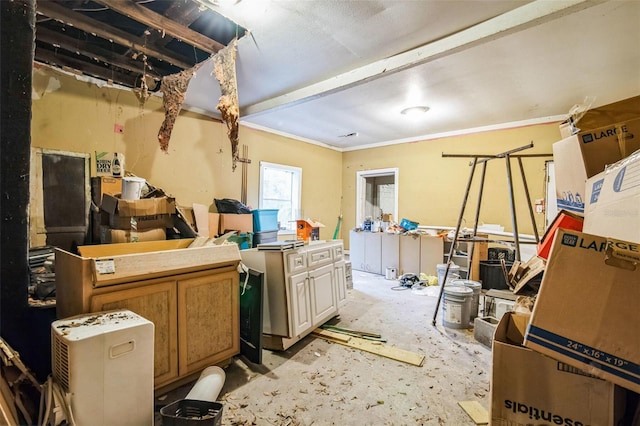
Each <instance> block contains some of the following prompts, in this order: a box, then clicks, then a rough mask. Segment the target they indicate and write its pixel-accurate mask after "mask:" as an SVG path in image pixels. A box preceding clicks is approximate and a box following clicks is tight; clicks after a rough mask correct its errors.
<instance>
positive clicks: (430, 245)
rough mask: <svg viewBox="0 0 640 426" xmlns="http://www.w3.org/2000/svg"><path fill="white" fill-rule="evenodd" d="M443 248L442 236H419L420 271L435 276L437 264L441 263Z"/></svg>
mask: <svg viewBox="0 0 640 426" xmlns="http://www.w3.org/2000/svg"><path fill="white" fill-rule="evenodd" d="M443 250H444V247H443V243H442V238H440V237H435V236H431V235H423V236H421V237H420V272H424V273H425V274H427V275H433V276H436V275H437V274H438V264H439V263H442V252H443Z"/></svg>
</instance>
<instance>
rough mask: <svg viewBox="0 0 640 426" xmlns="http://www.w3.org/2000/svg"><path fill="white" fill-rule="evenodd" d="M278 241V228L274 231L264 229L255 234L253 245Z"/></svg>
mask: <svg viewBox="0 0 640 426" xmlns="http://www.w3.org/2000/svg"><path fill="white" fill-rule="evenodd" d="M276 241H278V230H277V229H276V230H274V231H262V232H256V233H254V234H253V246H254V247H257V246H258V244H263V243H273V242H276Z"/></svg>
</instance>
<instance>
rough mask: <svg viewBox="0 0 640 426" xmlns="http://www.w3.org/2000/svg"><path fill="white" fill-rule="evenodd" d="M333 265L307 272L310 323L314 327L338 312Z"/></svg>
mask: <svg viewBox="0 0 640 426" xmlns="http://www.w3.org/2000/svg"><path fill="white" fill-rule="evenodd" d="M333 270H334V267H333V264H331V265H326V266H323V267H322V268H318V269H316V270H313V271H310V272H309V293H310V294H311V322H312V323H313V324H312V325H313V326H316V325H318V324H320V323H322V322H323V321H326V320H327V319H329V318H330V317H331V316H333V315H334V314H335V313H336V312H338V306H337V300H336V297H335V295H334V294H335V293H334V284H333V279H334V271H333Z"/></svg>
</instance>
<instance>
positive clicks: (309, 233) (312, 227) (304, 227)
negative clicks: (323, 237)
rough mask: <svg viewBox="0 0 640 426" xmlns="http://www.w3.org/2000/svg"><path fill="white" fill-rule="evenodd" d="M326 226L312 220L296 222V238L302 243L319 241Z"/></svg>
mask: <svg viewBox="0 0 640 426" xmlns="http://www.w3.org/2000/svg"><path fill="white" fill-rule="evenodd" d="M320 228H324V225H323V224H321V223H320V222H317V221H315V220H311V219H299V220H296V237H297V239H298V240H300V241H318V240H319V239H320Z"/></svg>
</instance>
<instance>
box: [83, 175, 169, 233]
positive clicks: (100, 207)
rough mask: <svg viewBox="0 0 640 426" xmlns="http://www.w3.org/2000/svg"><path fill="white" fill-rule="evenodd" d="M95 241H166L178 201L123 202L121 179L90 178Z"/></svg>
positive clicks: (109, 177) (162, 198)
mask: <svg viewBox="0 0 640 426" xmlns="http://www.w3.org/2000/svg"><path fill="white" fill-rule="evenodd" d="M91 192H92V201H93V204H94V205H95V207H96V208H94V209H92V242H94V243H102V244H106V243H131V242H137V241H156V240H165V239H166V238H167V235H166V229H167V228H173V226H174V218H173V215H174V214H175V213H176V206H175V200H174V199H173V198H170V197H166V196H164V197H158V198H145V199H140V200H123V199H121V198H120V194H121V193H122V178H119V177H113V176H97V177H93V178H91Z"/></svg>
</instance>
